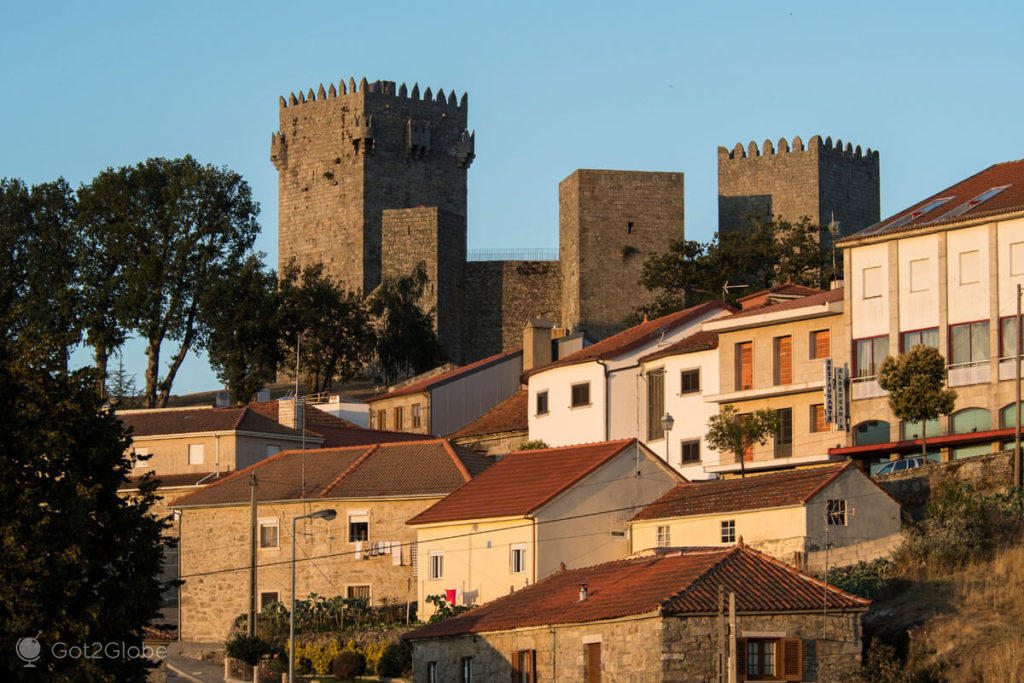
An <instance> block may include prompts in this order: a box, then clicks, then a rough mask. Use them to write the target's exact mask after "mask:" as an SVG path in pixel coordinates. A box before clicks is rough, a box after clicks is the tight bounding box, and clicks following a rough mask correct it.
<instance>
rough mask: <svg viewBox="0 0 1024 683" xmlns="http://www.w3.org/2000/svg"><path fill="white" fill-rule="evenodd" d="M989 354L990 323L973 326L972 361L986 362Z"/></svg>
mask: <svg viewBox="0 0 1024 683" xmlns="http://www.w3.org/2000/svg"><path fill="white" fill-rule="evenodd" d="M988 358H989V353H988V321H987V320H986V321H985V322H983V323H973V324H972V325H971V360H972V361H974V362H976V363H977V362H980V361H986V360H988Z"/></svg>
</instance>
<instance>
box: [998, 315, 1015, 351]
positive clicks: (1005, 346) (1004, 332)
mask: <svg viewBox="0 0 1024 683" xmlns="http://www.w3.org/2000/svg"><path fill="white" fill-rule="evenodd" d="M1000 328H1001V329H1000V333H1001V339H1000V342H1001V343H1000V345H999V348H1000V349H1001V350H1000V353H1001V354H1002V356H1003V357H1004V358H1006V357H1008V356H1015V355H1017V319H1016V318H1003V319H1002V320H1001V321H1000Z"/></svg>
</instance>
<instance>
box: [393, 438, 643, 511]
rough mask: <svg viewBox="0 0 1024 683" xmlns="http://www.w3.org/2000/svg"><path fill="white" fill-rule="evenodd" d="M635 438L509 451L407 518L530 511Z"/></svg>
mask: <svg viewBox="0 0 1024 683" xmlns="http://www.w3.org/2000/svg"><path fill="white" fill-rule="evenodd" d="M636 443H637V441H636V439H622V440H619V441H604V442H600V443H591V444H583V445H580V446H562V447H561V448H544V449H541V450H535V451H517V452H515V453H510V454H508V455H506V456H505V457H504V458H502V459H501V460H499V461H498V462H497V463H495V464H494V466H493V467H491V468H490V469H489V470H487V471H486V472H484V473H483V474H481V475H480V476H479V477H476V478H475V479H473V480H472V481H470V482H469V483H467V484H466V485H465V486H463V487H462V488H460V489H459V490H458V491H456V492H454V493H452V494H451V495H450V496H448V497H446V498H444V499H443V500H440V501H438V502H437V503H434V505H432V506H430V507H429V508H427V509H426V510H424V511H423V512H421V513H420V514H418V515H416V516H415V517H413V518H412V519H410V520H409V521H408V524H433V523H437V522H453V521H457V520H461V519H481V518H485V517H512V516H520V515H526V514H529V513H531V512H533V511H534V510H537V509H538V508H540V507H541V506H543V505H544V504H545V503H547V502H548V501H550V500H552V499H554V498H555V497H557V496H558V495H560V494H561V493H562V492H564V491H565V490H566V489H568V488H569V487H570V486H572V485H573V484H575V483H576V482H578V481H579V480H581V479H583V477H585V476H587V475H588V474H590V473H591V472H593V471H594V470H596V469H598V468H599V467H601V466H602V465H604V464H605V463H606V462H608V461H609V460H611V459H612V458H614V457H615V456H616V455H618V454H619V453H622V452H623V451H624V450H626V449H627V448H629V447H630V446H631V445H633V444H636Z"/></svg>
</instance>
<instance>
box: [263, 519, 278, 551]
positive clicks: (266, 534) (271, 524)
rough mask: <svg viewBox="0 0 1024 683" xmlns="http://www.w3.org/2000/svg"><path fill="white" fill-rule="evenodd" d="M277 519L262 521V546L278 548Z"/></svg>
mask: <svg viewBox="0 0 1024 683" xmlns="http://www.w3.org/2000/svg"><path fill="white" fill-rule="evenodd" d="M277 530H278V526H277V520H276V519H275V520H273V521H266V522H260V547H261V548H276V547H277V543H278V541H277Z"/></svg>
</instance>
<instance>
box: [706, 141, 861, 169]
mask: <svg viewBox="0 0 1024 683" xmlns="http://www.w3.org/2000/svg"><path fill="white" fill-rule="evenodd" d="M803 152H810V153H812V154H831V155H832V156H836V157H845V158H849V159H851V160H855V161H866V162H877V161H878V151H877V150H872V149H871V148H870V147H868V148H867V149H866V150H861V146H860V145H857V146H856V147H854V146H853V143H850V142H847V143H846V144H845V146H844V145H843V141H842V140H840V139H837V140H836V142H835V144H833V143H832V138H831V136H829V137H826V138H825V139H824V140H822V139H821V136H820V135H814V136H812V137H811V139H810V140H808V141H807V145H806V147H805V146H804V142H803V140H801V139H800V136H799V135H797V136H795V137H794V138H793V142H792V144H790V143H789V141H787V140H786V138H779V141H778V143H777V145H773V144H772V141H771V140H765V141H764V142H763V143H762V144H761V145H760V146H758V144H757V143H756V142H754V141H753V140H751V141H750V143H749V144H747V146H746V147H744V146H743V143H740V142H737V143H736V146H735V147H733V148H732V149H731V150H729V149H726V148H725V147H721V146H720V147H719V148H718V160H719V163H722V162H723V161H725V160H729V159H734V160H735V159H750V158H754V157H770V156H778V155H784V154H799V153H803Z"/></svg>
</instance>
